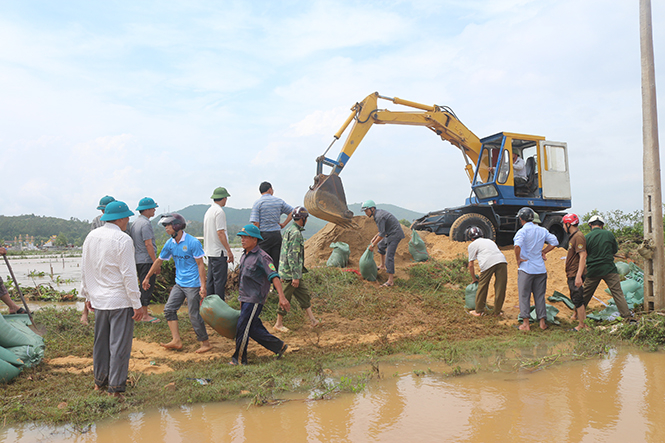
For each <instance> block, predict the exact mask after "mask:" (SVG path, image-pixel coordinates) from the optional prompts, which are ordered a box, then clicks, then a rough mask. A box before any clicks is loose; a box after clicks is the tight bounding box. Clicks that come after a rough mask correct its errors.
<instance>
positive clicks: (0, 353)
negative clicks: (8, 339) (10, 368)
mask: <svg viewBox="0 0 665 443" xmlns="http://www.w3.org/2000/svg"><path fill="white" fill-rule="evenodd" d="M0 360H4V361H6V362H7V363H11V364H12V365H14V366H16V367H18V368H20V367H21V366H23V360H21V359H20V358H19V357H17V356H16V354H15V353H14V352H12V351H11V350H9V349H5V348H3V347H0Z"/></svg>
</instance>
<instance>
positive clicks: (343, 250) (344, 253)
mask: <svg viewBox="0 0 665 443" xmlns="http://www.w3.org/2000/svg"><path fill="white" fill-rule="evenodd" d="M330 247H331V248H333V251H332V253H331V254H330V257H329V258H328V261H327V262H326V266H328V267H329V268H344V267H346V265H348V264H349V256H350V255H351V248H349V245H348V244H347V243H344V242H341V241H340V242H334V243H330Z"/></svg>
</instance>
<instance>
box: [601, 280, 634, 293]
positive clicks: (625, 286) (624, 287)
mask: <svg viewBox="0 0 665 443" xmlns="http://www.w3.org/2000/svg"><path fill="white" fill-rule="evenodd" d="M640 288H642V285H641V284H640V283H638V282H637V281H635V280H633V279H629V278H627V279H626V280H624V281H622V282H621V291H622V292H623V294H624V296H625V295H626V294H629V293H631V292H635V291H637V290H638V289H640ZM605 292H606V293H608V294H612V292H610V289H609V288H607V289H605Z"/></svg>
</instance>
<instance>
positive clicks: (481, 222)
mask: <svg viewBox="0 0 665 443" xmlns="http://www.w3.org/2000/svg"><path fill="white" fill-rule="evenodd" d="M474 226H475V227H477V228H480V230H481V231H483V237H484V238H488V239H490V240H493V241H495V240H496V229H495V228H494V225H493V224H492V222H491V221H490V220H489V219H488V218H487V217H485V216H484V215H481V214H475V213H473V212H470V213H468V214H464V215H461V216H460V217H459V218H458V219H457V220H455V221H454V222H453V224H452V225H451V226H450V234H449V235H450V239H451V240H453V241H460V242H465V241H469V240H468V239H467V236H466V234H467V231H468V230H469V229H470V228H472V227H474Z"/></svg>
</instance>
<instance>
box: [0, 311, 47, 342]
mask: <svg viewBox="0 0 665 443" xmlns="http://www.w3.org/2000/svg"><path fill="white" fill-rule="evenodd" d="M23 316H24V317H28V315H27V314H12V315H10V316H9V317H12V318H10V319H9V320H10V321H7V320H8V319H7V318H6V316H4V315H1V316H0V346H2V347H3V348H11V347H13V346H23V345H34V344H35V343H34V340H33V339H32V338H31V337H30V336H29V335H26V333H25V331H26V330H27V331H30V328H28V327H27V325H25V324H24V323H23V321H22V319H21V318H19V317H23ZM23 326H25V327H23ZM30 332H31V333H33V334H34V332H32V331H30ZM35 335H36V334H35ZM42 343H43V342H42Z"/></svg>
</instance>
